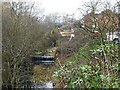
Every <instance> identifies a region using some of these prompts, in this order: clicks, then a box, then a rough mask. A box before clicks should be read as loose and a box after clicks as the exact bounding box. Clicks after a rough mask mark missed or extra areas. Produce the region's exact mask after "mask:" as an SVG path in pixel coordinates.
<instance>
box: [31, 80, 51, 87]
mask: <svg viewBox="0 0 120 90" xmlns="http://www.w3.org/2000/svg"><path fill="white" fill-rule="evenodd" d="M31 88H53V83H52V82H51V81H49V82H46V83H43V84H33V85H32V86H31Z"/></svg>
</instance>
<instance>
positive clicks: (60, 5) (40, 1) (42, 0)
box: [14, 0, 118, 16]
mask: <svg viewBox="0 0 120 90" xmlns="http://www.w3.org/2000/svg"><path fill="white" fill-rule="evenodd" d="M14 1H28V2H34V1H35V2H36V4H37V6H38V8H39V7H40V8H41V7H42V8H43V9H45V12H44V13H45V14H49V13H55V12H58V13H66V14H73V13H75V15H76V16H78V15H79V14H80V12H79V10H78V8H80V7H81V5H83V3H85V2H88V1H90V0H14ZM91 1H93V0H91ZM94 1H98V0H94ZM102 1H109V2H111V3H112V4H115V2H117V1H118V0H102Z"/></svg>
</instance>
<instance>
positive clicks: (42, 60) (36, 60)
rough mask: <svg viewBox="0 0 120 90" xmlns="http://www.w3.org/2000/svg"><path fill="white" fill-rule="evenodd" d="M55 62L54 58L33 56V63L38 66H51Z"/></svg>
mask: <svg viewBox="0 0 120 90" xmlns="http://www.w3.org/2000/svg"><path fill="white" fill-rule="evenodd" d="M54 61H55V57H54V56H40V55H35V56H32V62H33V63H34V64H36V65H39V64H44V65H51V64H53V63H54Z"/></svg>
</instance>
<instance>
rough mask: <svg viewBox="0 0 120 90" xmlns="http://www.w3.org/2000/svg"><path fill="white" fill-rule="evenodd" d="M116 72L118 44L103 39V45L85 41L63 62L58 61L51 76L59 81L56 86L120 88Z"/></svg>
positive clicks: (117, 67)
mask: <svg viewBox="0 0 120 90" xmlns="http://www.w3.org/2000/svg"><path fill="white" fill-rule="evenodd" d="M103 52H104V53H105V54H104V53H103ZM104 55H106V56H104ZM106 59H107V60H106ZM118 72H119V61H118V45H117V44H115V43H112V42H107V41H105V44H104V45H101V44H99V43H92V44H91V45H90V44H88V43H87V44H86V45H85V46H83V47H82V48H80V49H79V51H78V52H77V53H75V54H74V55H73V56H71V57H70V58H68V59H67V60H66V61H65V63H64V64H60V63H59V68H58V69H57V70H56V71H55V72H54V74H53V76H54V77H55V79H56V81H57V83H59V84H57V86H56V87H62V88H120V86H119V85H120V82H119V81H120V79H119V75H118Z"/></svg>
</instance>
